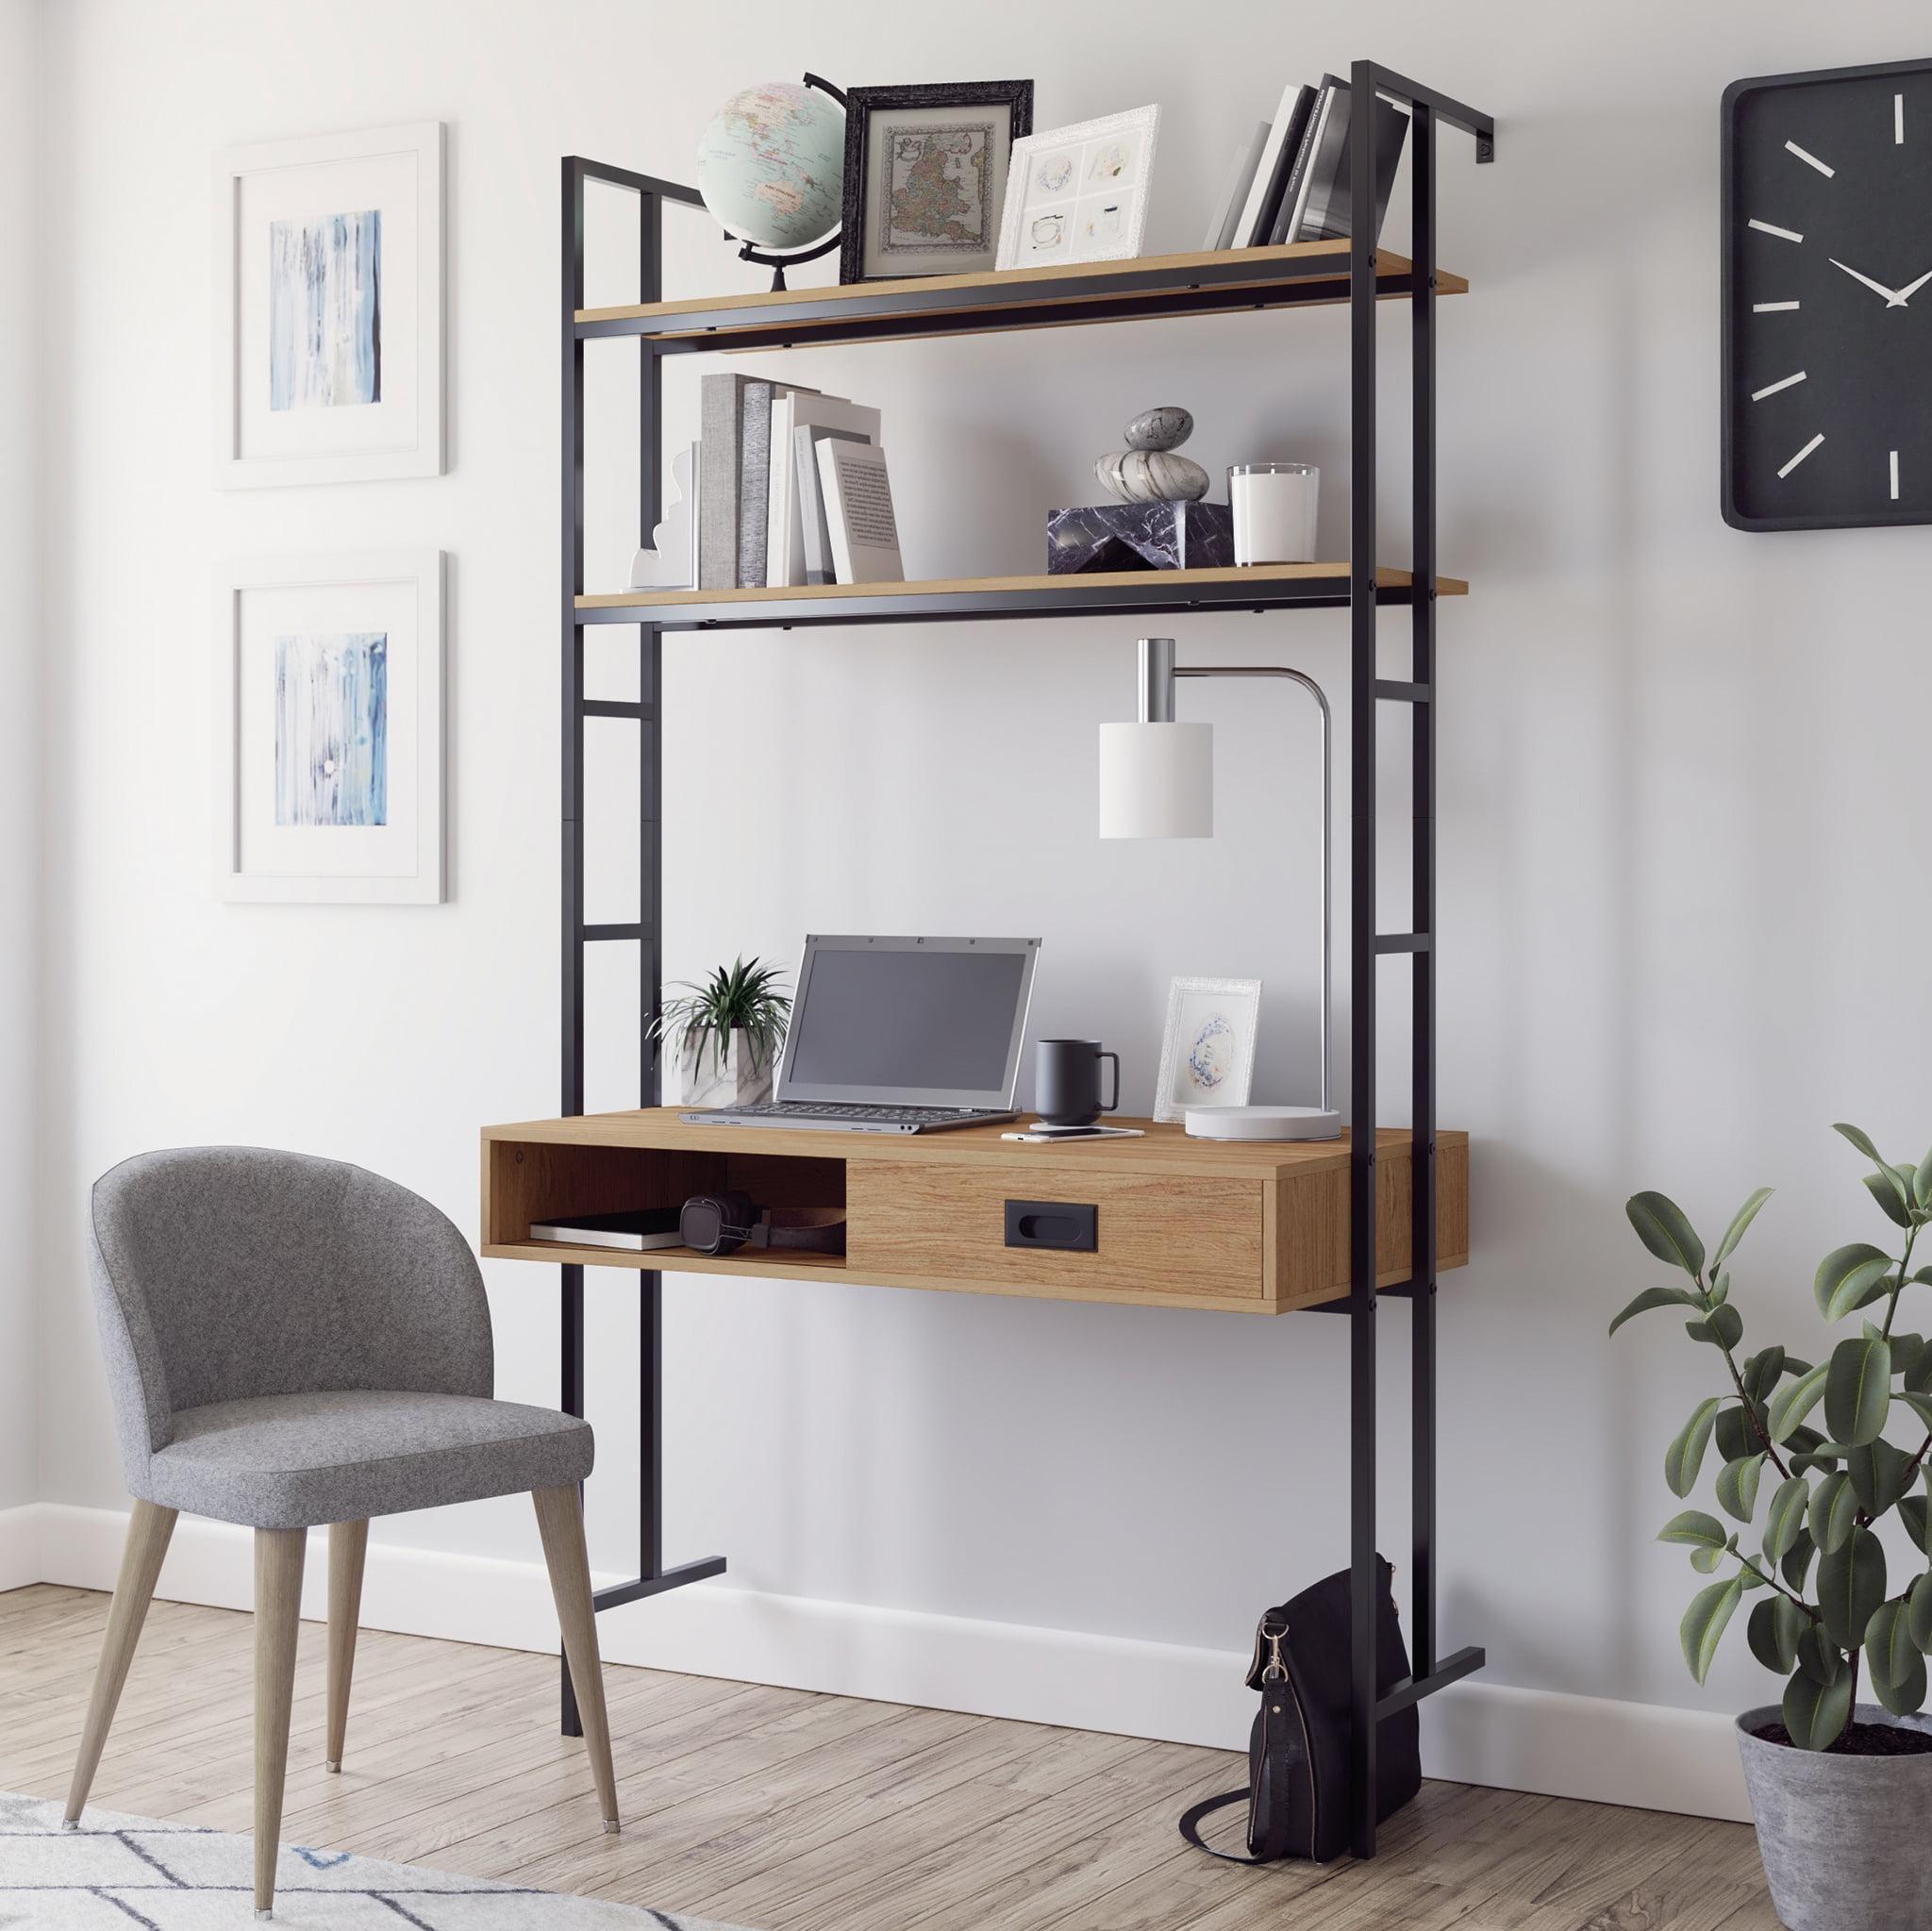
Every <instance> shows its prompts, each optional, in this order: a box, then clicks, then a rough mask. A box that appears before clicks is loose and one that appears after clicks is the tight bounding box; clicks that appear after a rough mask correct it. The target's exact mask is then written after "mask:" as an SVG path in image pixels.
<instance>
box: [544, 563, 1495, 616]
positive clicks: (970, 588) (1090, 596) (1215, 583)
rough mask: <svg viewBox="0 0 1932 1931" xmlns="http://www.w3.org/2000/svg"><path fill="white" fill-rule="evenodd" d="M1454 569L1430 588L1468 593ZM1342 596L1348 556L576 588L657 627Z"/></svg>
mask: <svg viewBox="0 0 1932 1931" xmlns="http://www.w3.org/2000/svg"><path fill="white" fill-rule="evenodd" d="M1375 582H1376V586H1377V590H1378V595H1379V597H1380V600H1381V601H1383V602H1386V603H1391V604H1407V603H1408V602H1409V601H1410V599H1411V596H1412V594H1413V591H1414V583H1415V579H1414V577H1413V575H1412V574H1410V573H1409V572H1408V571H1407V570H1378V571H1376V573H1375ZM1468 593H1469V585H1468V584H1467V583H1465V582H1464V581H1463V580H1462V579H1461V578H1459V577H1454V576H1439V577H1437V579H1436V594H1437V595H1438V596H1444V597H1460V596H1467V595H1468ZM1347 602H1348V565H1347V564H1346V563H1262V564H1254V565H1250V566H1248V567H1247V568H1244V569H1224V570H1130V571H1097V572H1094V573H1093V574H1089V575H1080V576H960V577H948V578H941V579H939V580H937V581H933V582H925V583H818V584H808V585H804V586H800V587H796V588H793V589H789V590H784V589H781V590H659V591H654V590H630V591H614V592H600V593H597V594H593V595H590V596H579V597H578V598H577V600H576V607H577V610H578V612H579V614H580V615H581V617H582V619H583V621H584V622H585V623H586V624H656V625H658V628H659V629H663V630H713V629H736V630H769V629H774V628H785V629H790V628H791V627H792V626H793V625H795V624H922V623H934V622H940V621H943V620H945V619H948V618H986V617H1089V616H1108V615H1115V616H1119V615H1131V614H1136V613H1138V614H1142V615H1149V616H1158V615H1167V614H1180V613H1183V612H1186V611H1189V610H1202V609H1234V610H1279V609H1292V608H1318V609H1320V608H1339V607H1341V606H1342V605H1345V604H1346V603H1347Z"/></svg>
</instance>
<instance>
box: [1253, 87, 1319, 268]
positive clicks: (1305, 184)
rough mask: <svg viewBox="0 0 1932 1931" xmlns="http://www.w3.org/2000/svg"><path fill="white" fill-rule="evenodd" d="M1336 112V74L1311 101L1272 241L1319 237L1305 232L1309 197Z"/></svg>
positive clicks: (1272, 232) (1277, 216)
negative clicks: (1317, 165) (1320, 156)
mask: <svg viewBox="0 0 1932 1931" xmlns="http://www.w3.org/2000/svg"><path fill="white" fill-rule="evenodd" d="M1334 111H1335V84H1334V75H1323V77H1322V85H1321V86H1320V87H1319V88H1318V89H1317V90H1316V91H1315V93H1314V97H1313V98H1312V99H1311V100H1310V102H1309V104H1308V112H1307V117H1306V120H1305V122H1304V124H1303V127H1302V134H1301V140H1300V141H1299V143H1298V147H1297V152H1296V154H1295V158H1294V163H1293V165H1292V166H1291V168H1290V169H1289V171H1288V181H1287V183H1286V185H1285V186H1284V188H1283V190H1282V195H1281V206H1280V208H1278V209H1277V210H1276V211H1275V216H1274V227H1273V228H1272V229H1270V231H1269V235H1268V239H1269V240H1270V241H1274V242H1276V243H1279V242H1284V241H1314V240H1315V239H1316V237H1315V236H1313V235H1308V234H1305V233H1303V223H1304V222H1305V221H1306V220H1307V212H1308V198H1309V196H1310V195H1311V194H1312V193H1313V192H1314V188H1315V173H1316V170H1315V161H1316V157H1317V156H1318V155H1319V154H1320V153H1321V152H1322V147H1323V142H1324V141H1325V139H1326V138H1327V129H1328V124H1329V120H1330V118H1331V116H1332V115H1333V114H1334Z"/></svg>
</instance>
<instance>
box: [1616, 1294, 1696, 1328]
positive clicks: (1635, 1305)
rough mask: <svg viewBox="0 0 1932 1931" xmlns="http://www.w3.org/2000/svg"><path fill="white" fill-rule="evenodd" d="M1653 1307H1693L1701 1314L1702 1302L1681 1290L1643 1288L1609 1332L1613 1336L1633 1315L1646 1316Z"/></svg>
mask: <svg viewBox="0 0 1932 1931" xmlns="http://www.w3.org/2000/svg"><path fill="white" fill-rule="evenodd" d="M1653 1307H1695V1308H1696V1309H1697V1310H1698V1312H1699V1313H1700V1314H1701V1313H1702V1312H1703V1311H1704V1303H1703V1301H1702V1300H1701V1299H1700V1298H1699V1297H1698V1296H1697V1295H1695V1294H1691V1293H1687V1292H1686V1291H1685V1290H1683V1289H1682V1288H1645V1289H1644V1290H1643V1291H1642V1293H1641V1294H1639V1295H1638V1297H1637V1298H1636V1300H1634V1301H1632V1302H1631V1304H1630V1305H1629V1306H1628V1307H1626V1308H1624V1311H1623V1313H1621V1314H1620V1315H1618V1316H1617V1318H1616V1320H1614V1321H1613V1322H1611V1323H1610V1332H1611V1333H1612V1334H1615V1333H1616V1331H1617V1330H1618V1329H1619V1328H1620V1327H1622V1326H1623V1324H1624V1323H1625V1322H1626V1321H1628V1320H1629V1319H1630V1317H1631V1316H1632V1315H1633V1314H1647V1313H1649V1312H1650V1310H1651V1309H1652V1308H1653Z"/></svg>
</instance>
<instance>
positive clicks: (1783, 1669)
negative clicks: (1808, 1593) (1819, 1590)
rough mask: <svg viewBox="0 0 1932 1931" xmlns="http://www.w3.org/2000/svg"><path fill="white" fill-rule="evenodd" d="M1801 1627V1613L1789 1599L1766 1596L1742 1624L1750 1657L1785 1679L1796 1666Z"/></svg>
mask: <svg viewBox="0 0 1932 1931" xmlns="http://www.w3.org/2000/svg"><path fill="white" fill-rule="evenodd" d="M1804 1627H1805V1612H1804V1610H1802V1609H1801V1608H1799V1607H1798V1606H1797V1604H1795V1603H1794V1602H1792V1601H1791V1599H1790V1597H1789V1596H1767V1597H1766V1598H1765V1599H1764V1601H1763V1602H1761V1603H1758V1604H1757V1605H1756V1606H1754V1607H1753V1608H1752V1611H1751V1614H1750V1617H1749V1618H1748V1620H1747V1621H1746V1622H1745V1624H1744V1636H1745V1640H1747V1641H1748V1642H1749V1643H1750V1645H1751V1654H1752V1655H1753V1656H1756V1657H1757V1660H1758V1661H1759V1662H1760V1663H1762V1664H1763V1665H1764V1667H1765V1668H1766V1669H1767V1670H1770V1671H1773V1672H1774V1673H1776V1674H1777V1675H1780V1676H1789V1675H1790V1673H1791V1672H1792V1671H1793V1670H1794V1669H1796V1668H1797V1665H1798V1638H1799V1636H1800V1635H1801V1634H1802V1632H1803V1630H1804Z"/></svg>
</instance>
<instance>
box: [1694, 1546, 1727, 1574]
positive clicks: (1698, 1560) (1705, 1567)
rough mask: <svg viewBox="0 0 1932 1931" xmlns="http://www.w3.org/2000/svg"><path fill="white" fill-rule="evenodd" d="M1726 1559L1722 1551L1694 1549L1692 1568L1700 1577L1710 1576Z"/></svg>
mask: <svg viewBox="0 0 1932 1931" xmlns="http://www.w3.org/2000/svg"><path fill="white" fill-rule="evenodd" d="M1723 1560H1724V1551H1723V1550H1722V1549H1692V1550H1691V1568H1692V1569H1694V1570H1695V1571H1696V1572H1697V1573H1698V1574H1699V1575H1709V1574H1710V1573H1712V1572H1713V1571H1714V1570H1715V1569H1716V1568H1717V1566H1718V1564H1719V1563H1720V1562H1722V1561H1723Z"/></svg>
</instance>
